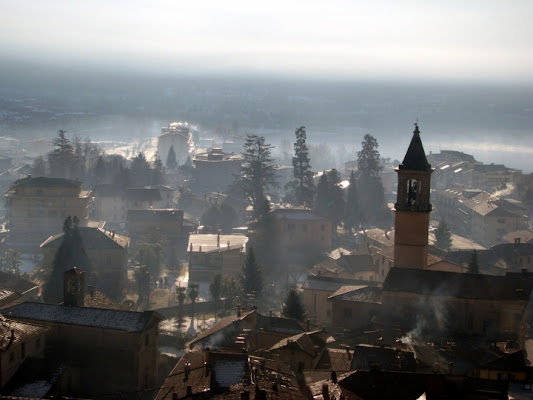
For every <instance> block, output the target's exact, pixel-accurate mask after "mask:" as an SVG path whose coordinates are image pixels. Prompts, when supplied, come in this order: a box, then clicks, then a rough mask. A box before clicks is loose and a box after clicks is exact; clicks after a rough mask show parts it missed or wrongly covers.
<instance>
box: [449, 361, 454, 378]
mask: <svg viewBox="0 0 533 400" xmlns="http://www.w3.org/2000/svg"><path fill="white" fill-rule="evenodd" d="M448 374H449V375H453V362H449V363H448Z"/></svg>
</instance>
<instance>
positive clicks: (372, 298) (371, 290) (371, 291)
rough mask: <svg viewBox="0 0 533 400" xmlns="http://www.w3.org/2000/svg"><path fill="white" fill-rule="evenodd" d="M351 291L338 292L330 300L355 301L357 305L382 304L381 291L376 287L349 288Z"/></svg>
mask: <svg viewBox="0 0 533 400" xmlns="http://www.w3.org/2000/svg"><path fill="white" fill-rule="evenodd" d="M347 288H352V289H351V290H347V291H342V290H341V289H342V288H341V289H339V290H337V291H336V292H335V293H333V294H332V295H331V296H329V297H328V300H341V301H353V302H357V303H374V304H381V289H380V288H378V287H374V286H348V287H347Z"/></svg>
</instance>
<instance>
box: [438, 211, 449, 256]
mask: <svg viewBox="0 0 533 400" xmlns="http://www.w3.org/2000/svg"><path fill="white" fill-rule="evenodd" d="M435 246H437V247H438V248H439V249H442V250H449V249H450V248H451V247H452V234H451V232H450V229H449V228H448V224H447V223H446V222H445V221H444V218H443V219H441V220H440V223H439V226H438V227H437V229H436V230H435Z"/></svg>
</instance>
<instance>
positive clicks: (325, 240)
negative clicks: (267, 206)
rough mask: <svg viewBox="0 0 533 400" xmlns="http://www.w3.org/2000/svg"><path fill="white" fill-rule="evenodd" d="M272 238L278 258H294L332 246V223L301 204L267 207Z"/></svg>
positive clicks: (316, 252)
mask: <svg viewBox="0 0 533 400" xmlns="http://www.w3.org/2000/svg"><path fill="white" fill-rule="evenodd" d="M271 216H272V219H273V221H274V226H275V227H274V230H275V235H274V238H273V240H275V241H276V242H277V244H278V246H279V249H280V254H281V258H282V259H283V260H287V261H293V262H298V261H299V260H301V259H302V258H309V257H313V256H317V255H320V254H322V253H325V252H330V251H331V250H332V247H331V244H332V237H333V224H332V222H331V220H330V219H328V218H326V217H324V216H322V215H320V214H317V213H315V212H314V211H312V210H308V209H304V208H292V209H276V210H273V211H271Z"/></svg>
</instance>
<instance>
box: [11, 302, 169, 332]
mask: <svg viewBox="0 0 533 400" xmlns="http://www.w3.org/2000/svg"><path fill="white" fill-rule="evenodd" d="M3 313H4V315H6V316H8V317H10V318H19V319H25V320H32V321H42V322H44V323H58V324H67V325H80V326H89V327H94V328H103V329H116V330H120V331H126V332H141V331H143V330H145V329H148V328H149V327H150V326H152V325H153V324H156V323H158V322H159V321H161V320H162V319H163V318H162V317H161V316H160V315H159V314H158V313H156V312H155V311H144V312H135V311H120V310H106V309H100V308H88V307H67V306H59V305H55V304H43V303H21V304H17V305H16V306H13V307H9V308H6V309H4V310H3Z"/></svg>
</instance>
